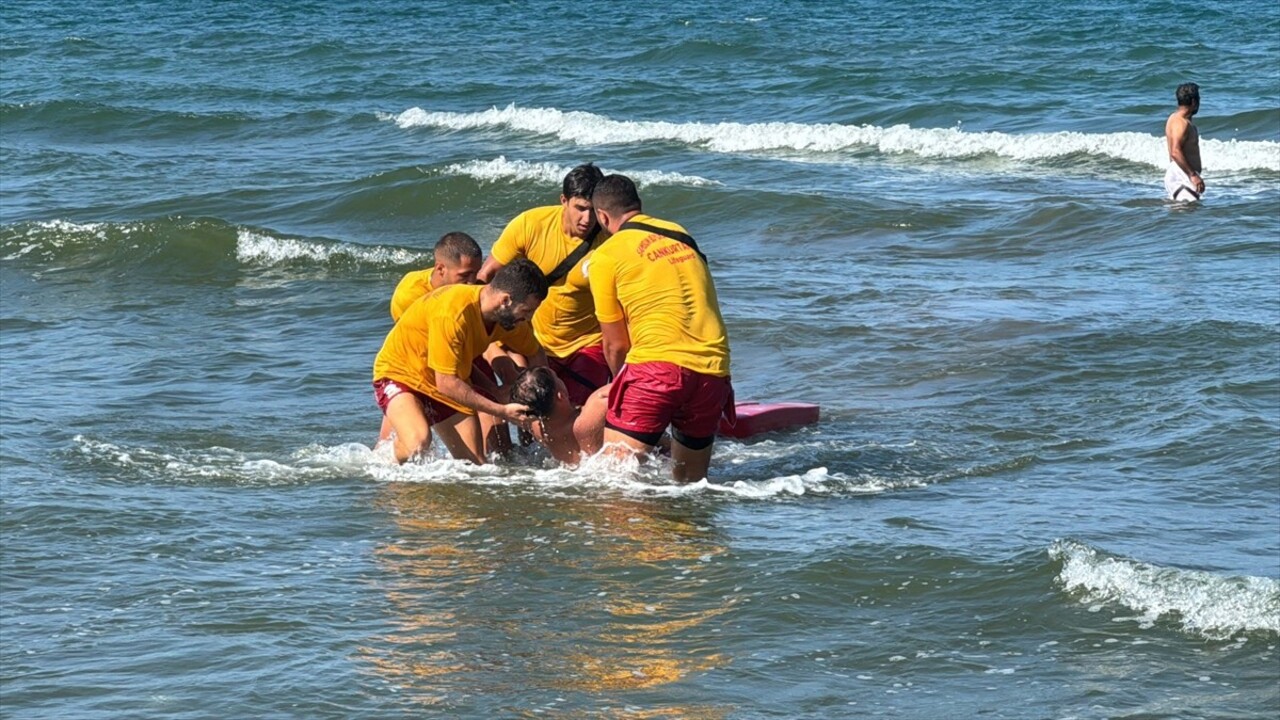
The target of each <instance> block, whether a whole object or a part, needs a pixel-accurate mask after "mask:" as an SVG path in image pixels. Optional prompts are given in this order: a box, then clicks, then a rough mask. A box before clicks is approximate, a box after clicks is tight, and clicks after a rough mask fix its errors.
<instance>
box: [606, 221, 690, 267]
mask: <svg viewBox="0 0 1280 720" xmlns="http://www.w3.org/2000/svg"><path fill="white" fill-rule="evenodd" d="M623 230H643V231H645V232H651V233H655V234H657V235H661V236H663V237H668V238H671V239H672V240H675V241H676V242H680V243H684V244H685V245H688V246H689V247H690V248H692V249H693V251H694V252H696V253H698V257H700V258H702V262H704V263H705V262H706V261H707V256H706V255H703V254H702V251H701V250H699V249H698V243H696V242H694V239H693V238H691V237H689V236H688V235H686V234H684V233H682V232H680V231H679V230H668V229H667V228H661V227H658V226H657V225H650V224H649V223H642V222H636V221H634V220H628V221H627V222H624V223H622V227H620V228H618V232H622V231H623Z"/></svg>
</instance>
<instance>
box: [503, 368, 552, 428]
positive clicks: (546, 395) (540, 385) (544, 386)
mask: <svg viewBox="0 0 1280 720" xmlns="http://www.w3.org/2000/svg"><path fill="white" fill-rule="evenodd" d="M511 402H514V403H520V404H521V405H528V406H529V412H530V413H532V414H533V415H534V416H535V417H540V418H546V417H550V416H551V410H552V408H554V407H555V404H556V376H555V373H553V372H551V368H547V367H536V368H528V369H526V370H521V371H520V374H519V375H517V376H516V380H515V383H514V384H512V386H511Z"/></svg>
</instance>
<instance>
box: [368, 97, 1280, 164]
mask: <svg viewBox="0 0 1280 720" xmlns="http://www.w3.org/2000/svg"><path fill="white" fill-rule="evenodd" d="M381 117H382V118H383V119H385V120H389V121H392V122H394V123H396V125H398V126H400V127H402V128H415V127H436V128H442V129H446V130H471V129H483V128H509V129H512V130H517V131H521V132H529V133H535V134H538V135H549V136H553V137H556V138H558V139H560V140H564V141H566V142H572V143H575V144H578V145H588V146H595V145H609V144H636V143H646V142H664V141H665V142H677V143H682V144H686V145H690V146H695V147H705V148H706V149H708V150H711V151H714V152H721V153H754V152H768V151H777V150H788V151H799V152H807V153H817V154H847V153H850V152H855V151H865V150H872V151H875V152H879V153H881V154H884V155H905V154H912V155H916V156H918V157H924V158H957V159H967V158H977V157H982V156H988V155H991V156H996V157H1001V158H1007V159H1010V160H1019V161H1034V160H1049V159H1053V158H1059V157H1063V156H1067V155H1074V154H1085V155H1092V156H1101V157H1108V158H1114V159H1118V160H1125V161H1128V162H1132V163H1138V164H1142V165H1151V166H1154V167H1158V168H1163V167H1165V166H1166V165H1167V164H1168V156H1167V154H1166V151H1165V141H1164V138H1162V137H1158V136H1155V135H1147V134H1143V133H1135V132H1118V133H1080V132H1066V131H1064V132H1055V133H1028V134H1025V135H1014V134H1009V133H1003V132H966V131H964V130H962V129H960V128H958V127H955V128H913V127H910V126H908V125H893V126H890V127H878V126H875V125H861V126H857V125H841V124H836V123H815V124H807V123H785V122H772V123H735V122H721V123H696V122H695V123H673V122H660V121H645V120H641V121H635V120H613V119H610V118H608V117H604V116H602V115H596V114H594V113H589V112H583V111H567V112H566V111H563V110H557V109H555V108H521V107H516V105H515V104H511V105H508V106H507V107H505V108H501V109H499V108H497V107H493V108H490V109H488V110H484V111H481V112H474V113H455V112H432V111H427V110H423V109H422V108H418V107H414V108H410V109H408V110H405V111H404V112H402V113H400V114H398V115H382V116H381ZM1200 154H1201V156H1202V158H1203V160H1204V165H1205V167H1206V168H1207V169H1209V170H1212V171H1214V172H1236V171H1246V170H1268V171H1271V172H1280V143H1276V142H1271V141H1265V140H1257V141H1252V140H1250V141H1244V140H1213V139H1208V138H1201V140H1200Z"/></svg>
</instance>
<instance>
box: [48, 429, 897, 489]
mask: <svg viewBox="0 0 1280 720" xmlns="http://www.w3.org/2000/svg"><path fill="white" fill-rule="evenodd" d="M73 443H74V447H75V451H76V452H77V453H78V454H80V455H82V456H84V457H85V458H87V459H88V460H89V461H90V462H95V463H107V464H110V465H113V466H115V467H117V468H118V469H119V470H120V471H122V472H124V473H126V474H132V475H136V476H137V477H140V478H143V479H146V480H149V481H155V482H166V483H191V482H219V483H230V484H237V485H290V484H306V483H312V482H320V481H326V480H337V479H349V478H368V479H370V480H373V481H376V482H416V483H448V484H467V485H482V486H520V487H525V488H534V489H537V491H538V492H542V493H546V494H549V495H563V494H572V495H580V494H582V493H583V492H587V493H591V492H606V493H616V494H620V495H625V496H634V497H684V496H699V495H701V496H721V497H737V498H741V499H750V500H760V499H768V498H775V497H794V496H800V495H831V494H848V493H875V492H883V491H885V490H889V489H892V488H894V487H900V486H901V484H896V483H892V482H887V481H883V480H880V479H876V478H857V477H850V476H847V475H844V474H841V473H833V472H830V471H829V470H828V469H827V468H825V467H816V468H812V469H809V470H807V471H805V472H803V473H800V474H796V475H780V476H763V477H761V478H759V479H746V480H742V479H739V480H732V481H724V480H720V481H717V480H715V479H714V475H715V473H714V468H713V479H712V480H701V481H699V482H694V483H687V484H675V483H673V482H672V481H671V479H670V478H671V475H670V472H671V470H670V465H669V464H668V461H666V460H663V459H660V458H652V459H649V460H647V461H645V462H643V463H640V462H637V461H636V460H634V459H624V460H616V459H613V458H611V457H608V456H607V455H606V454H605V453H601V454H599V455H597V456H595V457H591V458H587V459H586V460H584V461H583V462H582V463H581V464H580V465H579V466H578V467H565V466H561V465H558V464H556V463H554V462H552V461H550V460H547V459H546V458H545V456H544V455H543V454H542V453H541V451H539V450H534V451H529V452H526V453H525V454H526V455H527V457H525V458H523V459H518V460H516V461H515V462H502V463H499V464H486V465H481V466H477V465H472V464H470V463H467V462H463V461H460V460H454V459H452V458H449V457H447V455H446V454H445V452H444V451H443V449H442V448H440V447H439V446H438V443H437V446H436V447H433V448H432V450H431V452H430V454H429V457H428V458H427V459H426V460H425V461H424V462H417V463H407V464H404V465H398V464H396V463H395V461H394V459H393V458H392V455H391V451H390V446H389V445H387V444H383V445H381V446H379V447H377V448H372V449H371V448H369V447H368V446H366V445H363V444H360V443H346V444H341V445H335V446H322V445H312V446H308V447H304V448H302V449H300V450H297V451H295V452H293V453H292V454H290V455H289V456H287V457H265V456H262V455H258V454H251V453H245V452H243V451H240V450H235V449H232V448H223V447H210V448H179V449H173V450H167V449H150V448H142V447H134V448H129V447H124V446H120V445H117V444H114V443H110V442H106V441H102V440H94V439H90V438H86V437H84V436H79V435H78V436H76V437H75V438H74V440H73ZM725 445H728V446H729V447H728V448H726V449H727V450H728V452H730V453H732V451H733V446H734V445H735V444H734V443H726V444H725ZM717 454H718V457H717V458H716V460H715V463H714V464H720V463H723V462H724V459H723V458H722V457H719V456H720V455H723V454H724V450H722V449H717Z"/></svg>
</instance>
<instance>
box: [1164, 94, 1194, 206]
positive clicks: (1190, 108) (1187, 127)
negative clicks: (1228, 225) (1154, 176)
mask: <svg viewBox="0 0 1280 720" xmlns="http://www.w3.org/2000/svg"><path fill="white" fill-rule="evenodd" d="M1175 95H1176V97H1177V98H1178V109H1177V110H1175V111H1173V114H1171V115H1170V116H1169V120H1168V121H1167V122H1165V124H1164V136H1165V140H1166V142H1167V143H1168V146H1169V169H1168V170H1166V171H1165V173H1164V190H1165V194H1166V195H1167V196H1168V198H1169V199H1170V200H1181V201H1184V202H1192V201H1195V200H1199V199H1200V197H1201V196H1202V195H1204V180H1203V179H1202V178H1201V177H1200V170H1201V168H1200V133H1199V131H1197V130H1196V126H1195V125H1194V124H1193V123H1192V122H1191V117H1192V116H1193V115H1195V114H1196V113H1197V112H1199V111H1200V86H1199V85H1196V84H1195V83H1183V84H1182V85H1179V86H1178V90H1177V92H1176V93H1175Z"/></svg>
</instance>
